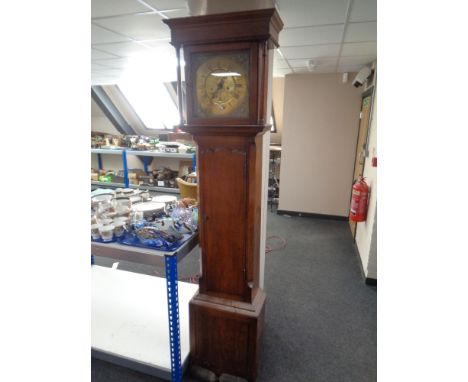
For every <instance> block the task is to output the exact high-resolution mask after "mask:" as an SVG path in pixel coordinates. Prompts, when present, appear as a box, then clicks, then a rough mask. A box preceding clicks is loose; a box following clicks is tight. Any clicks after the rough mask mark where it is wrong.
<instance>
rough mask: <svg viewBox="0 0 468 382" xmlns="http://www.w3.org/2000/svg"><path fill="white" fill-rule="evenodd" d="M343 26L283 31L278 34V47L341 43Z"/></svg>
mask: <svg viewBox="0 0 468 382" xmlns="http://www.w3.org/2000/svg"><path fill="white" fill-rule="evenodd" d="M343 28H344V24H343V25H330V26H323V27H307V28H293V29H284V30H283V31H282V32H281V33H280V38H279V40H280V41H279V42H280V46H282V47H284V46H299V45H313V44H333V43H339V42H341V37H342V35H343Z"/></svg>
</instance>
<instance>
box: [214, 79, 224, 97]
mask: <svg viewBox="0 0 468 382" xmlns="http://www.w3.org/2000/svg"><path fill="white" fill-rule="evenodd" d="M223 87H224V78H221V81H219V82H218V85H217V87H216V90H215V91H214V92H213V95H212V96H211V100H213V99H214V98H215V97H216V96H217V95H218V93H219V91H220V90H221V89H223Z"/></svg>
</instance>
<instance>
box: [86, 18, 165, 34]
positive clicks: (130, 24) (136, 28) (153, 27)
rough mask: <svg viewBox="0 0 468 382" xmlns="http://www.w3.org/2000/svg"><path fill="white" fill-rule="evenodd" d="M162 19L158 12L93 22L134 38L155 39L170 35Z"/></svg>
mask: <svg viewBox="0 0 468 382" xmlns="http://www.w3.org/2000/svg"><path fill="white" fill-rule="evenodd" d="M162 20H163V19H162V17H161V16H159V15H158V14H149V15H148V14H146V15H133V16H122V17H114V18H111V19H101V20H96V21H94V23H95V24H98V25H101V26H103V27H106V28H108V29H110V30H112V31H115V32H118V33H121V34H123V35H125V36H129V37H131V38H133V39H135V40H155V39H159V38H167V37H170V32H169V27H168V26H167V25H166V24H164V23H163V22H162Z"/></svg>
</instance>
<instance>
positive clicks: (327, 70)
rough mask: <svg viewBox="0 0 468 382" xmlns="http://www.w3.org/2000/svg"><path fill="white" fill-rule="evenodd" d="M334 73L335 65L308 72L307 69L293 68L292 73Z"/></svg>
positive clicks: (319, 67)
mask: <svg viewBox="0 0 468 382" xmlns="http://www.w3.org/2000/svg"><path fill="white" fill-rule="evenodd" d="M335 72H336V65H323V66H318V67H316V68H314V70H309V68H307V67H301V68H294V73H310V74H317V73H335Z"/></svg>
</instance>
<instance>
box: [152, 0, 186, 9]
mask: <svg viewBox="0 0 468 382" xmlns="http://www.w3.org/2000/svg"><path fill="white" fill-rule="evenodd" d="M145 1H146V2H147V3H148V4H149V5H151V6H152V7H154V8H156V9H157V10H158V11H162V10H165V9H175V8H187V0H145Z"/></svg>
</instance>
